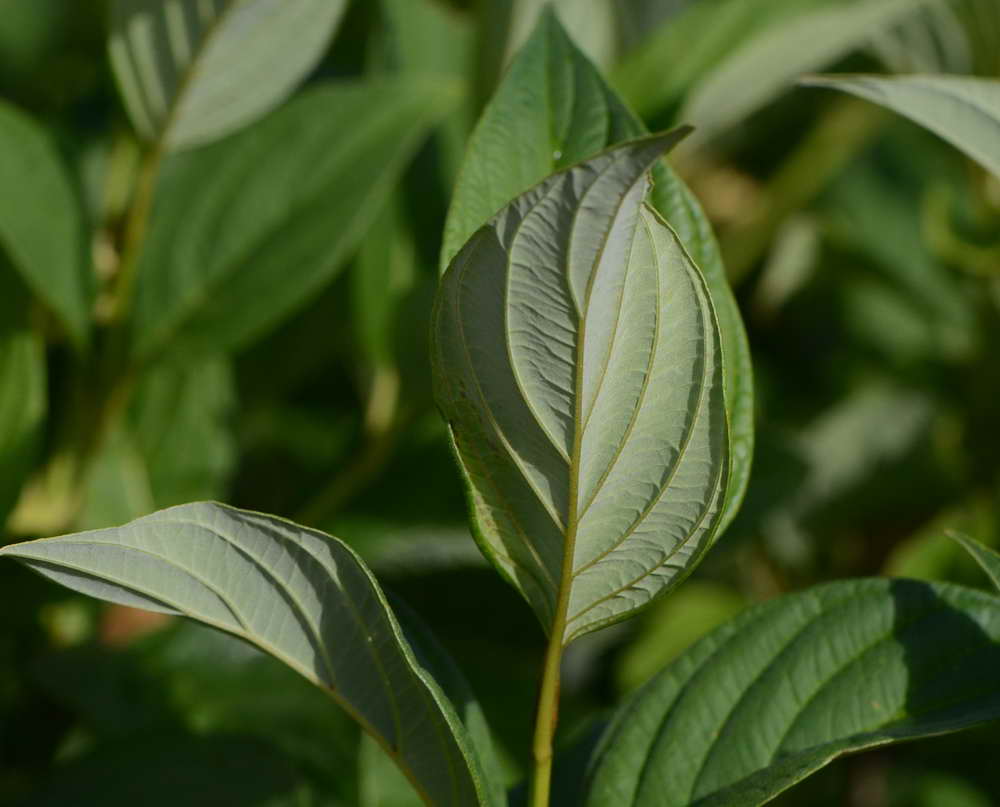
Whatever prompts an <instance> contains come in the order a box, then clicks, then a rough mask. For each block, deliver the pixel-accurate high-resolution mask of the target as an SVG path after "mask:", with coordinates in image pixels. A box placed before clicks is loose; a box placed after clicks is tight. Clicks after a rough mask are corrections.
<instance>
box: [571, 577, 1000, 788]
mask: <svg viewBox="0 0 1000 807" xmlns="http://www.w3.org/2000/svg"><path fill="white" fill-rule="evenodd" d="M998 669H1000V600H998V599H997V598H996V597H993V596H990V595H987V594H983V593H982V592H978V591H974V590H972V589H968V588H964V587H961V586H955V585H950V584H942V583H938V584H928V583H918V582H915V581H911V580H885V579H877V580H876V579H873V580H851V581H842V582H836V583H831V584H828V585H824V586H818V587H816V588H813V589H810V590H808V591H804V592H801V593H798V594H790V595H788V596H785V597H781V598H779V599H776V600H772V601H770V602H767V603H764V604H762V605H759V606H757V607H755V608H752V609H750V610H749V611H747V612H745V613H744V614H743V615H741V616H740V617H738V618H736V619H734V620H732V621H730V622H729V623H727V624H726V625H724V626H723V627H721V628H719V629H717V630H716V631H714V632H713V633H711V634H709V635H708V636H707V637H706V638H704V639H703V640H701V641H700V642H698V643H697V644H696V645H695V646H694V647H692V648H691V649H690V650H688V651H687V652H686V653H684V654H683V655H682V656H681V657H680V658H679V659H678V660H677V661H675V662H674V663H673V664H671V665H670V666H669V667H667V668H666V669H665V670H663V672H661V673H660V674H659V675H658V676H657V677H656V678H654V679H653V680H652V681H650V682H649V683H648V684H647V685H646V686H645V687H644V688H643V689H642V690H640V691H639V692H638V693H637V694H636V696H635V697H634V698H632V699H631V700H630V701H629V702H628V703H627V704H626V705H625V706H624V707H623V708H622V709H621V710H620V711H619V713H618V715H617V717H616V719H615V721H614V722H613V723H612V725H611V726H610V727H609V729H608V731H607V733H606V735H605V736H604V738H603V739H602V742H601V746H600V748H599V749H598V752H597V753H596V755H595V758H594V761H593V763H592V768H591V783H590V788H589V796H588V800H587V802H586V804H587V807H611V805H614V807H652V806H653V805H656V807H668V806H669V805H677V807H681V805H684V807H687V806H688V805H695V804H696V805H699V807H708V806H709V805H712V807H723V805H725V806H726V807H737V806H738V807H749V805H757V804H763V803H765V802H767V801H769V800H770V799H771V798H773V797H774V796H776V795H777V794H779V793H781V792H782V791H784V790H786V789H787V788H789V787H791V786H792V785H794V784H795V783H796V782H798V781H800V780H801V779H803V778H805V777H806V776H808V775H809V774H811V773H813V772H814V771H816V770H818V769H819V768H821V767H823V766H824V765H826V764H827V763H828V762H830V761H831V760H833V759H835V758H836V757H838V756H840V755H842V754H845V753H849V752H852V751H859V750H862V749H864V748H870V747H872V746H876V745H883V744H886V743H891V742H896V741H900V740H906V739H913V738H917V737H924V736H928V735H932V734H939V733H942V732H946V731H955V730H957V729H960V728H965V727H967V726H971V725H974V724H976V723H981V722H984V721H987V720H993V719H995V718H997V717H1000V679H998V677H997V676H996V675H995V674H992V673H991V672H990V671H995V670H998Z"/></svg>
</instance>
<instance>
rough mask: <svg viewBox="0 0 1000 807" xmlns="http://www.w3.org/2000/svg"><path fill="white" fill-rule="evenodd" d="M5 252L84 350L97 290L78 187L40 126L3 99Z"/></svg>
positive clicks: (1, 246)
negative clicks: (90, 272) (88, 259)
mask: <svg viewBox="0 0 1000 807" xmlns="http://www.w3.org/2000/svg"><path fill="white" fill-rule="evenodd" d="M0 188H5V189H7V191H8V192H7V193H4V194H0V250H2V251H3V252H4V253H5V254H6V256H7V259H8V260H9V262H10V263H11V264H12V265H13V267H14V269H16V270H17V272H18V273H19V274H20V275H21V277H22V278H23V279H24V281H25V283H27V285H28V287H29V288H30V289H31V291H32V293H33V294H34V295H35V296H37V297H38V299H39V300H42V301H43V302H44V303H45V304H46V305H47V306H48V307H49V308H50V309H51V310H52V311H53V312H54V313H55V314H56V315H57V316H58V317H59V319H60V321H61V322H62V324H63V327H65V329H66V332H67V333H68V334H69V335H70V337H71V338H72V340H73V342H74V343H76V344H77V345H78V346H82V345H84V344H86V342H87V340H88V334H89V322H90V305H91V299H92V296H93V294H92V289H91V284H90V277H89V275H88V265H87V263H86V261H85V258H84V256H85V254H86V247H85V235H84V224H83V216H82V214H81V210H80V205H79V202H78V199H77V197H76V194H75V192H74V190H73V185H72V181H71V180H70V177H69V174H68V172H67V170H66V168H65V166H64V165H63V163H62V160H61V158H60V156H59V153H58V152H57V151H56V147H55V145H54V144H53V143H52V142H51V140H50V139H49V137H48V135H47V133H46V132H45V130H44V129H42V127H41V126H39V125H38V124H37V123H35V122H34V121H33V120H31V118H29V117H28V116H27V115H25V114H24V113H23V112H21V111H20V110H18V109H17V108H16V107H13V106H10V105H8V104H7V103H5V102H2V101H0Z"/></svg>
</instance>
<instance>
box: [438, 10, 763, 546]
mask: <svg viewBox="0 0 1000 807" xmlns="http://www.w3.org/2000/svg"><path fill="white" fill-rule="evenodd" d="M569 99H574V101H573V103H569ZM645 133H646V129H645V127H644V126H643V125H642V123H641V121H639V119H638V118H636V117H635V116H634V115H633V114H632V113H631V112H630V111H629V110H628V109H627V108H626V107H625V105H624V104H623V103H622V102H621V100H620V99H619V98H618V96H617V95H615V93H614V91H613V90H612V89H611V88H610V87H608V85H607V84H606V83H605V81H604V79H602V78H601V76H600V74H599V73H598V72H597V69H596V68H595V67H594V65H593V64H591V63H590V62H589V61H588V60H587V57H586V56H584V55H583V53H581V52H580V50H579V49H578V48H577V47H576V46H575V45H574V44H573V42H572V41H571V40H570V39H569V37H568V36H567V35H566V32H565V31H564V30H563V28H562V26H561V25H560V24H559V20H558V19H557V18H556V16H555V15H554V14H552V13H551V11H543V12H542V14H541V16H540V17H539V21H538V25H537V27H536V29H535V31H534V33H533V34H532V35H531V38H530V39H529V40H528V42H527V43H526V44H525V46H524V47H523V48H522V50H521V52H520V53H519V54H518V56H517V58H516V59H515V60H514V62H513V64H511V66H510V70H509V71H508V72H507V75H506V77H505V78H504V80H503V83H502V84H501V85H500V86H499V88H498V89H497V91H496V94H495V95H494V96H493V99H492V100H491V101H490V103H489V104H488V105H487V107H486V109H485V110H483V114H482V117H481V118H480V120H479V123H478V124H477V126H476V129H475V131H474V132H473V134H472V137H471V139H470V141H469V146H468V150H467V152H466V156H465V162H464V164H463V166H462V172H461V175H460V179H459V183H458V186H457V187H456V188H455V194H454V197H453V199H452V203H451V207H450V209H449V211H448V220H447V222H446V224H445V236H444V245H443V248H442V253H441V258H442V260H441V271H444V269H445V267H447V265H448V263H449V262H450V261H451V259H452V258H454V257H455V254H456V253H457V252H458V250H459V249H460V248H461V246H462V244H464V243H465V242H466V241H467V240H468V239H469V237H470V236H471V235H472V234H473V233H474V232H475V231H476V230H477V229H478V228H479V227H480V226H482V225H483V224H484V223H485V222H486V220H487V219H488V218H489V217H490V216H492V215H493V213H495V212H496V211H497V210H499V209H500V208H501V207H502V206H503V205H504V204H506V203H507V202H508V201H509V200H510V199H512V198H514V197H515V196H517V195H518V194H519V193H523V192H524V191H526V190H527V189H528V188H530V187H531V186H532V185H534V184H535V183H537V182H540V181H541V180H542V179H544V178H545V177H546V176H548V175H549V174H551V173H552V172H553V171H556V170H559V169H561V168H566V167H567V166H570V165H573V164H574V163H577V162H580V161H581V160H583V159H586V158H587V157H590V156H591V155H592V154H594V153H596V152H598V151H600V150H601V149H604V148H607V147H608V146H612V145H615V144H616V143H621V142H623V141H625V140H628V139H631V138H634V137H639V136H640V135H643V134H645ZM653 180H654V183H653V192H652V197H651V201H652V203H653V206H654V207H655V208H656V209H657V210H658V211H659V213H660V214H661V215H662V216H663V217H664V218H665V219H666V220H667V222H668V223H669V224H670V226H671V227H673V228H674V231H675V232H676V233H677V235H678V236H680V239H681V242H682V243H683V244H684V246H685V248H686V249H687V251H688V254H689V255H690V256H691V257H692V258H693V259H694V262H695V264H696V265H697V266H698V268H699V269H701V271H702V273H703V275H704V277H705V282H706V283H707V284H708V288H709V292H710V293H711V295H712V302H713V304H714V306H715V312H716V316H717V317H718V319H719V327H720V329H721V331H722V348H723V350H722V352H723V359H724V361H723V367H724V374H725V383H726V410H727V414H728V416H729V424H730V438H731V442H732V447H731V451H732V464H733V467H732V470H731V472H730V476H731V483H730V485H729V490H728V492H727V500H726V508H725V513H724V515H723V519H722V525H721V527H720V530H719V532H720V533H721V531H722V530H724V529H725V527H726V525H728V524H729V522H730V521H732V519H733V517H734V516H735V515H736V511H737V510H738V509H739V505H740V502H741V501H742V499H743V494H744V492H745V491H746V486H747V482H748V480H749V478H750V465H751V461H752V459H753V414H754V412H753V372H752V369H751V366H750V348H749V345H748V344H747V338H746V333H745V331H744V330H743V322H742V320H741V318H740V312H739V308H738V307H737V305H736V300H735V298H734V297H733V294H732V290H731V289H730V287H729V281H728V280H727V279H726V273H725V269H724V267H723V265H722V257H721V255H720V253H719V247H718V244H717V243H716V241H715V236H714V235H713V234H712V227H711V225H710V224H709V222H708V219H707V218H706V217H705V214H704V213H703V212H702V209H701V206H700V205H699V204H698V201H697V200H696V199H695V198H694V195H693V194H692V193H691V191H690V190H688V188H687V186H686V185H685V184H684V183H683V182H682V181H681V179H680V178H679V177H678V176H677V175H676V174H675V173H674V172H673V170H672V169H671V168H670V166H669V165H668V164H667V162H666V161H665V160H659V161H658V162H657V163H656V165H655V166H654V168H653Z"/></svg>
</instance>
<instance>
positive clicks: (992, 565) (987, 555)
mask: <svg viewBox="0 0 1000 807" xmlns="http://www.w3.org/2000/svg"><path fill="white" fill-rule="evenodd" d="M948 536H949V537H950V538H952V539H953V540H954V541H956V542H957V543H959V544H960V545H961V546H962V548H963V549H965V551H966V552H968V553H969V554H970V555H972V557H973V558H975V560H976V563H978V564H979V565H980V566H982V567H983V571H984V572H986V574H987V575H988V576H989V578H990V582H992V583H993V585H994V586H996V587H997V588H998V589H1000V552H997V551H996V550H995V549H991V548H990V547H988V546H986V545H985V544H983V543H980V542H979V541H976V540H974V539H972V538H970V537H969V536H967V535H963V534H962V533H960V532H949V533H948Z"/></svg>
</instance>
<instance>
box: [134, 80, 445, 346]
mask: <svg viewBox="0 0 1000 807" xmlns="http://www.w3.org/2000/svg"><path fill="white" fill-rule="evenodd" d="M453 98H454V95H453V93H452V92H451V88H450V87H449V86H448V85H447V84H445V83H442V82H440V81H435V82H430V81H417V80H412V79H405V78H403V79H392V80H380V81H363V82H351V83H338V84H328V85H326V86H322V87H317V88H315V89H312V90H310V91H308V92H305V93H303V94H301V95H300V96H298V97H297V98H296V99H294V100H293V101H292V102H290V103H289V104H287V105H285V106H284V107H282V108H281V109H279V110H278V111H276V112H274V113H273V114H272V115H270V116H268V117H267V118H266V119H265V120H263V121H260V122H259V123H257V124H256V125H254V126H252V127H250V128H248V129H246V130H244V131H242V132H240V133H238V134H236V135H233V136H232V137H230V138H227V139H226V140H225V141H222V142H219V143H214V144H212V145H210V146H206V147H205V148H201V149H197V150H193V151H188V152H183V153H181V154H177V155H174V156H173V157H171V159H170V160H169V161H168V162H167V163H166V165H165V166H164V174H163V179H162V184H161V187H160V188H159V189H158V192H157V199H156V204H155V206H154V210H153V220H152V226H151V228H150V232H149V235H148V237H147V239H146V242H145V244H144V247H143V252H142V254H141V256H140V258H139V277H138V285H137V289H136V301H135V314H134V322H133V328H134V334H135V341H134V351H135V354H136V357H137V358H138V359H140V360H145V359H149V358H151V357H153V356H155V355H157V354H159V353H160V352H162V351H163V350H165V349H166V348H167V347H168V346H169V347H170V348H172V349H175V350H178V351H181V350H186V351H188V352H196V353H199V352H201V353H206V352H211V353H216V354H217V353H218V352H219V351H224V350H228V349H233V348H236V347H239V346H242V345H245V344H246V343H247V342H249V341H250V340H251V339H253V338H254V337H256V336H258V335H260V334H261V332H262V331H264V330H265V329H266V328H268V327H269V326H271V325H273V324H274V323H275V322H277V321H278V320H279V319H280V318H281V317H283V316H284V315H285V314H287V313H288V312H289V311H290V310H291V309H293V308H295V307H296V306H298V305H301V304H302V303H303V302H304V301H305V300H306V299H307V298H308V297H309V295H311V294H313V293H315V292H316V291H318V290H319V288H320V287H321V286H322V285H323V284H324V283H326V282H327V281H328V280H330V278H331V277H332V275H333V274H334V272H335V271H336V270H337V269H338V268H339V267H340V265H341V264H342V262H343V261H344V259H345V258H347V257H348V256H349V254H350V252H351V250H353V249H354V248H356V247H357V245H358V243H359V241H360V240H361V238H362V237H363V235H364V234H365V231H366V229H367V227H368V225H369V224H370V223H371V221H372V219H373V218H374V216H375V215H376V213H377V212H378V210H379V207H380V206H381V204H382V203H383V202H384V200H385V198H386V195H387V194H388V192H389V191H390V190H391V189H392V187H393V186H394V184H395V182H396V179H397V177H398V176H399V173H400V172H401V171H402V169H403V167H404V166H405V165H406V162H407V161H408V160H409V158H410V157H411V155H412V154H413V152H414V151H415V150H416V148H417V147H418V146H419V145H420V143H421V142H422V141H423V139H424V137H425V136H426V134H427V132H428V130H429V128H430V127H431V126H432V125H433V124H434V123H435V122H436V121H438V120H439V119H440V117H441V115H442V114H444V112H445V111H446V110H447V108H448V106H449V105H450V103H451V102H452V100H453Z"/></svg>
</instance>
